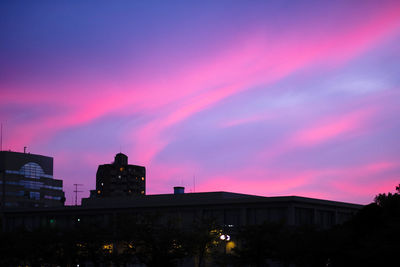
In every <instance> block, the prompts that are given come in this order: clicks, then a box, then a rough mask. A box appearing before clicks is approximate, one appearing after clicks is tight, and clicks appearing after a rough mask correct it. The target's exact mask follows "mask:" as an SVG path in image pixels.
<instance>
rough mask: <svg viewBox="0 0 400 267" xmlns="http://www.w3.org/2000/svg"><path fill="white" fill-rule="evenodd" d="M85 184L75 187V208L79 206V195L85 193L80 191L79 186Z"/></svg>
mask: <svg viewBox="0 0 400 267" xmlns="http://www.w3.org/2000/svg"><path fill="white" fill-rule="evenodd" d="M82 185H83V184H74V186H75V190H74V193H75V206H78V193H81V192H83V191H79V190H78V186H82Z"/></svg>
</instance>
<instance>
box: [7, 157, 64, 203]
mask: <svg viewBox="0 0 400 267" xmlns="http://www.w3.org/2000/svg"><path fill="white" fill-rule="evenodd" d="M62 183H63V181H62V180H57V179H54V178H53V158H51V157H46V156H41V155H34V154H30V153H19V152H12V151H0V203H1V207H2V208H17V207H25V208H26V207H57V206H63V205H64V202H65V197H64V192H63V191H62Z"/></svg>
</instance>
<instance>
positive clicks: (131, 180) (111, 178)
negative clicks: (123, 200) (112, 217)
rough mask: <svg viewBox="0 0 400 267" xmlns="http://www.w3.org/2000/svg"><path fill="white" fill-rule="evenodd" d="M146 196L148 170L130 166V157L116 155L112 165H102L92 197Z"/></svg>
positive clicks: (97, 174)
mask: <svg viewBox="0 0 400 267" xmlns="http://www.w3.org/2000/svg"><path fill="white" fill-rule="evenodd" d="M145 194H146V168H145V167H142V166H137V165H130V164H128V157H127V156H126V155H124V154H122V153H118V154H117V155H115V159H114V162H113V163H112V164H103V165H100V166H99V167H98V169H97V173H96V190H92V191H91V194H90V195H91V197H95V198H96V197H97V198H103V197H119V196H135V195H145Z"/></svg>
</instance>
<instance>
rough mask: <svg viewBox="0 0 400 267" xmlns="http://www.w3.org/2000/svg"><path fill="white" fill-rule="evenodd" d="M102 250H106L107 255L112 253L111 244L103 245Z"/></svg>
mask: <svg viewBox="0 0 400 267" xmlns="http://www.w3.org/2000/svg"><path fill="white" fill-rule="evenodd" d="M103 250H106V251H107V252H108V253H112V251H113V244H104V245H103Z"/></svg>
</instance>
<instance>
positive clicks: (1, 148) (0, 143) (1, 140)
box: [0, 123, 3, 151]
mask: <svg viewBox="0 0 400 267" xmlns="http://www.w3.org/2000/svg"><path fill="white" fill-rule="evenodd" d="M0 132H1V133H0V151H3V123H1V130H0Z"/></svg>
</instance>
